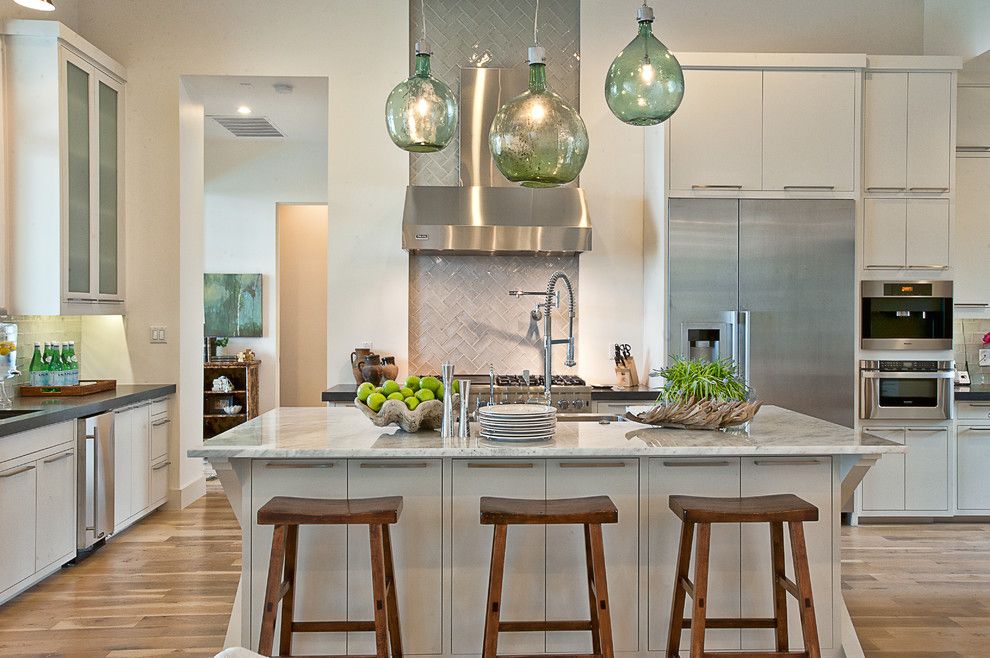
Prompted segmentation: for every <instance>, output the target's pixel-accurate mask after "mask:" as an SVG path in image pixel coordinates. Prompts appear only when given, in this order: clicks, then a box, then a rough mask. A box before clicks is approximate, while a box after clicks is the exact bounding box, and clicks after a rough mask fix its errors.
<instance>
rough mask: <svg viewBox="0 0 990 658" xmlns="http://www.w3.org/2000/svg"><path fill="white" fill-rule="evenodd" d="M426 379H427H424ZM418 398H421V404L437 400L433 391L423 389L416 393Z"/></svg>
mask: <svg viewBox="0 0 990 658" xmlns="http://www.w3.org/2000/svg"><path fill="white" fill-rule="evenodd" d="M424 379H426V378H425V377H424ZM416 397H417V398H419V401H420V402H426V401H427V400H435V399H436V397H437V396H436V395H434V394H433V391H431V390H430V389H428V388H421V389H419V390H418V391H416Z"/></svg>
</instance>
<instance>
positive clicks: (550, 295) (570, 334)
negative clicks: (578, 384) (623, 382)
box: [509, 272, 577, 406]
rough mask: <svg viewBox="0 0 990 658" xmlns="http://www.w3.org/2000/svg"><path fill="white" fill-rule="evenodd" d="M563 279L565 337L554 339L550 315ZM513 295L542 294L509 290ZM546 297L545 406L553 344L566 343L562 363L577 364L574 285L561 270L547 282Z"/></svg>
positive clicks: (548, 392)
mask: <svg viewBox="0 0 990 658" xmlns="http://www.w3.org/2000/svg"><path fill="white" fill-rule="evenodd" d="M561 280H562V281H563V282H564V285H565V286H566V287H567V338H558V339H556V340H554V338H553V329H552V323H551V316H552V312H553V309H554V307H555V306H556V307H558V308H559V307H560V293H558V292H556V289H557V282H558V281H561ZM509 294H510V295H512V296H513V297H522V296H523V295H544V293H542V292H537V293H533V292H525V291H522V290H510V291H509ZM545 295H546V299H545V300H544V302H543V397H544V400H545V401H546V404H547V406H552V396H551V390H550V382H551V380H552V379H553V346H554V345H563V344H566V345H567V356H566V357H565V359H564V365H565V366H567V367H568V368H573V367H574V366H576V365H577V362H576V361H575V360H574V287H573V286H572V285H571V280H570V279H569V278H568V276H567V275H566V274H564V273H563V272H554V273H553V274H552V275H551V276H550V281H549V282H547V291H546V293H545Z"/></svg>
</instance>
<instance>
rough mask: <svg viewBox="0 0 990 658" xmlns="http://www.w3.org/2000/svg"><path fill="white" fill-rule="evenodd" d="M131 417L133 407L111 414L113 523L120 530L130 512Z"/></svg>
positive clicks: (132, 422)
mask: <svg viewBox="0 0 990 658" xmlns="http://www.w3.org/2000/svg"><path fill="white" fill-rule="evenodd" d="M133 419H134V410H133V409H127V410H124V411H118V412H117V413H115V414H114V416H113V524H114V527H115V531H120V530H121V529H122V528H123V523H124V521H125V520H126V519H127V518H128V517H130V516H131V514H132V509H131V486H132V482H133V477H134V468H133V466H132V461H131V460H132V457H133V452H134V447H133V443H134V441H133V432H132V428H133V424H134V421H133Z"/></svg>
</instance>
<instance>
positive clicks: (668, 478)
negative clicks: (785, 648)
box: [647, 457, 769, 655]
mask: <svg viewBox="0 0 990 658" xmlns="http://www.w3.org/2000/svg"><path fill="white" fill-rule="evenodd" d="M739 468H740V465H739V459H738V458H724V459H722V458H714V459H707V458H704V459H699V458H673V457H657V458H653V459H650V460H649V500H648V505H649V512H648V518H649V524H648V528H649V535H648V546H649V548H648V551H649V553H648V558H647V564H648V569H649V577H648V578H649V579H648V583H649V585H648V587H649V592H648V605H649V612H648V615H647V619H648V622H647V624H648V627H649V629H648V630H649V634H648V637H649V647H648V648H649V650H650V651H665V650H666V648H667V630H668V628H669V625H670V601H671V596H672V594H673V592H674V572H675V570H676V568H677V551H678V544H679V542H680V536H681V521H680V519H678V518H677V516H675V515H674V513H673V512H671V511H670V507H669V505H668V498H669V497H670V496H671V495H676V494H680V495H688V496H727V497H734V496H738V495H739V474H740V471H739ZM739 530H740V529H739V525H738V524H729V523H720V524H717V525H713V526H712V542H711V566H710V569H709V575H708V614H709V616H711V617H738V616H739V609H740V608H739V602H740V582H741V581H740V577H739ZM691 574H692V575H691V578H692V580H693V579H694V559H693V552H692V567H691ZM768 579H769V576H768ZM687 616H690V615H687ZM705 637H706V639H707V641H706V643H705V646H706V648H707V649H709V650H726V649H735V650H738V649H739V647H740V635H739V631H738V630H733V629H723V630H711V631H708V632H707V634H706V636H705ZM689 648H690V632H687V631H686V632H685V633H684V634H683V636H682V637H681V650H682V652H686V651H687V650H688V649H689ZM685 655H686V653H685Z"/></svg>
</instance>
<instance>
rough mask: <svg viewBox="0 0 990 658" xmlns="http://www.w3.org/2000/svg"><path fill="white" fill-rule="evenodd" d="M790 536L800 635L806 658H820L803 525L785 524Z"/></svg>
mask: <svg viewBox="0 0 990 658" xmlns="http://www.w3.org/2000/svg"><path fill="white" fill-rule="evenodd" d="M787 528H788V530H789V531H790V535H791V558H792V559H793V560H794V583H795V584H796V585H797V589H798V593H799V594H800V595H801V598H800V599H798V608H799V609H800V610H801V633H802V635H803V636H804V650H805V651H806V652H807V653H808V658H821V655H822V652H821V648H820V647H819V645H818V622H817V621H816V620H815V600H814V598H813V597H812V595H811V570H810V569H809V568H808V547H807V545H806V544H805V541H804V524H803V523H801V522H792V523H788V524H787Z"/></svg>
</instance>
